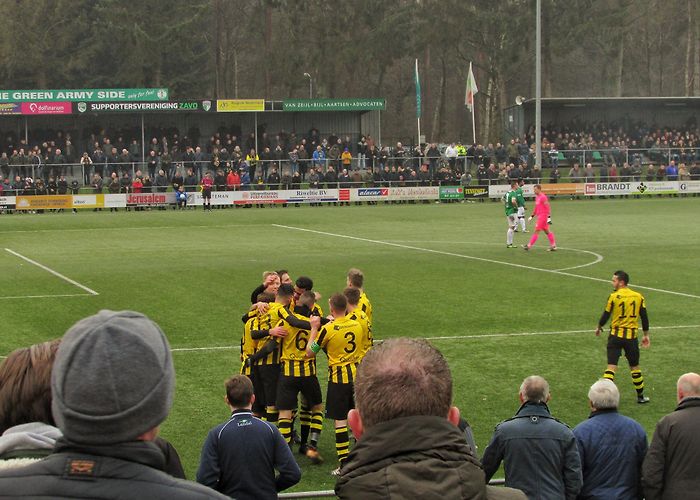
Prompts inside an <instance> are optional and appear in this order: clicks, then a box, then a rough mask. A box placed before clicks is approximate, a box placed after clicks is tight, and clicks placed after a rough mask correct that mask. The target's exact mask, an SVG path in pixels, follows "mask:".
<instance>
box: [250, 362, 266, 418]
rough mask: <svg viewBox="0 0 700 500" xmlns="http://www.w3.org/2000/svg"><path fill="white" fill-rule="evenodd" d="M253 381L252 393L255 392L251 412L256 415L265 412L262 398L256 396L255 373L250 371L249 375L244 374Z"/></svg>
mask: <svg viewBox="0 0 700 500" xmlns="http://www.w3.org/2000/svg"><path fill="white" fill-rule="evenodd" d="M246 377H248V378H249V379H250V381H251V382H253V393H255V402H253V413H255V414H257V415H262V414H264V413H265V404H264V403H263V402H262V401H263V400H262V398H258V393H257V389H256V388H255V387H256V382H255V374H254V373H253V372H252V371H251V373H250V375H246Z"/></svg>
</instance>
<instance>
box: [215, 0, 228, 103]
mask: <svg viewBox="0 0 700 500" xmlns="http://www.w3.org/2000/svg"><path fill="white" fill-rule="evenodd" d="M222 17H223V12H222V9H221V0H216V2H215V3H214V18H215V19H214V23H215V24H214V26H215V27H214V29H215V30H216V34H215V37H214V51H215V55H214V97H216V98H219V97H223V96H222V94H221V91H222V90H223V89H222V87H223V85H222V79H223V73H224V72H225V71H226V69H225V68H224V65H223V62H222V52H223V47H222V43H221V35H222V31H223V26H222V23H221V18H222Z"/></svg>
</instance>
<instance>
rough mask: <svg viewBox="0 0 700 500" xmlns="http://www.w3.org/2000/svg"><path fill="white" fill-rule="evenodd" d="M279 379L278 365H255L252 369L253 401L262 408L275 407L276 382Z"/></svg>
mask: <svg viewBox="0 0 700 500" xmlns="http://www.w3.org/2000/svg"><path fill="white" fill-rule="evenodd" d="M279 377H280V365H256V366H254V367H253V384H254V385H253V390H254V391H255V399H257V400H259V401H260V404H262V405H264V406H275V401H276V400H277V381H278V380H279Z"/></svg>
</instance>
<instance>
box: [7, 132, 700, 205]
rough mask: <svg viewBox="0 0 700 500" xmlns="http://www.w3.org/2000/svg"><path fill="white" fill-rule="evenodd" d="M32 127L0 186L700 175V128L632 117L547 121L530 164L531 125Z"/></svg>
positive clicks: (62, 190)
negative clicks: (520, 133) (458, 135)
mask: <svg viewBox="0 0 700 500" xmlns="http://www.w3.org/2000/svg"><path fill="white" fill-rule="evenodd" d="M74 134H75V132H72V131H51V130H39V131H36V133H35V134H33V137H35V140H34V141H30V142H27V141H25V140H24V139H23V138H17V137H16V136H15V135H14V134H7V135H5V134H0V137H2V140H1V141H0V174H1V177H2V180H1V181H0V189H1V190H2V192H3V193H4V194H6V195H8V194H9V195H12V194H68V193H77V192H78V190H80V189H82V192H86V191H88V192H109V193H127V192H133V193H140V192H143V193H148V192H161V191H166V190H168V189H169V188H170V186H172V188H173V189H174V190H177V189H178V187H179V186H183V185H184V186H185V187H186V188H187V189H188V190H189V189H193V188H194V187H196V186H198V185H199V183H200V181H201V179H202V177H203V176H204V173H205V172H207V171H210V172H211V175H212V178H213V179H214V189H215V190H217V191H223V190H239V189H240V190H248V189H299V188H301V187H309V188H321V187H326V188H337V187H340V188H344V187H361V186H412V185H413V186H418V185H421V186H424V185H436V184H440V185H456V184H462V185H468V184H471V183H477V184H479V185H488V184H507V183H509V182H510V180H512V179H517V178H524V179H529V180H531V182H550V183H556V182H566V181H568V182H593V181H599V182H607V181H611V182H616V181H620V182H624V181H629V180H639V181H641V180H644V181H652V180H656V181H660V180H700V166H698V165H699V164H700V147H698V146H699V144H700V143H699V138H700V132H699V131H698V129H697V128H692V126H688V127H686V128H684V129H669V128H663V129H662V128H654V127H647V126H645V125H643V124H636V125H634V126H633V127H631V128H630V129H625V128H623V127H620V126H618V125H616V124H610V125H606V124H603V123H598V124H593V125H584V124H579V123H572V124H570V125H567V126H555V125H547V126H545V127H544V128H543V133H542V151H543V161H542V164H541V165H537V162H536V161H535V146H534V142H533V136H534V133H533V131H532V130H529V131H528V133H527V134H526V136H525V137H523V138H515V139H511V140H510V142H509V143H500V142H499V143H496V144H495V145H494V144H493V143H489V144H486V145H482V144H472V145H462V144H459V143H453V144H447V145H440V144H437V143H428V144H424V145H422V146H421V147H420V148H419V147H415V146H413V145H404V144H402V143H401V142H397V143H396V144H395V145H391V146H388V145H384V146H383V145H380V144H377V143H376V142H375V140H374V139H373V138H372V136H370V135H360V136H359V137H357V140H354V139H352V138H351V136H350V135H342V136H339V135H336V134H333V133H330V134H327V135H322V134H321V132H320V131H319V130H317V129H315V128H313V129H311V130H309V131H308V132H307V133H306V134H303V135H297V134H295V133H288V132H285V131H280V132H279V133H277V134H276V135H274V137H273V136H271V135H269V134H268V133H267V132H261V133H260V134H259V136H258V137H257V138H256V136H255V134H253V133H249V134H247V135H246V136H245V137H244V136H243V134H241V133H240V131H235V132H233V131H230V130H226V129H221V130H220V131H218V132H216V133H215V134H213V135H212V136H211V137H209V138H208V139H206V140H203V139H202V137H201V135H200V133H199V131H198V130H197V129H191V130H189V131H188V133H187V134H185V135H182V134H180V132H179V130H178V129H176V128H169V129H152V130H149V135H148V137H150V139H149V140H148V141H147V144H146V145H145V147H142V145H141V143H140V137H139V135H140V130H136V129H123V130H114V131H107V130H99V131H96V132H94V133H91V134H90V135H88V136H87V137H84V138H82V139H81V140H80V141H79V142H80V143H81V144H83V147H82V150H79V149H78V147H77V146H76V144H75V141H74V140H73V137H74Z"/></svg>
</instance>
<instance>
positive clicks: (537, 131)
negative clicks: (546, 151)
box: [535, 0, 542, 168]
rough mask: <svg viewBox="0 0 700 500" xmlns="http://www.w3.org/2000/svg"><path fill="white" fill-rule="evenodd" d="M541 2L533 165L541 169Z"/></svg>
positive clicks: (536, 66)
mask: <svg viewBox="0 0 700 500" xmlns="http://www.w3.org/2000/svg"><path fill="white" fill-rule="evenodd" d="M541 18H542V1H541V0H537V22H536V29H535V32H536V35H535V39H536V40H535V165H538V166H539V167H540V168H542V50H541V46H542V19H541Z"/></svg>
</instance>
